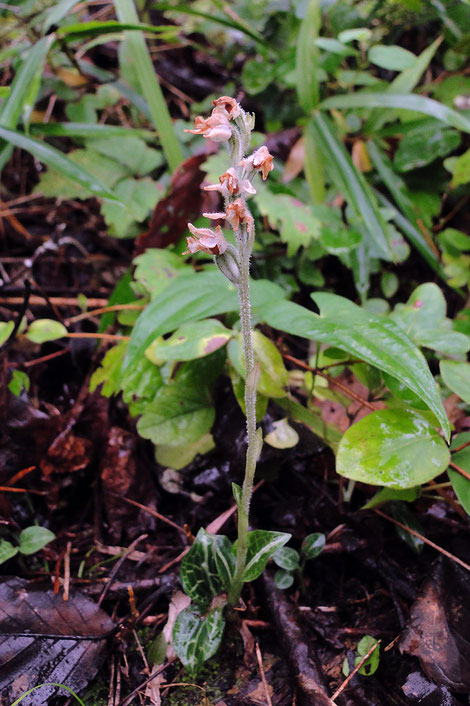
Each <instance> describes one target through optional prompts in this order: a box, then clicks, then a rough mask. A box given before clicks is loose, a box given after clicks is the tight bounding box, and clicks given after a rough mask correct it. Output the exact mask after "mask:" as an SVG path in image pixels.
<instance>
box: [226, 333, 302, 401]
mask: <svg viewBox="0 0 470 706" xmlns="http://www.w3.org/2000/svg"><path fill="white" fill-rule="evenodd" d="M253 349H254V353H255V361H258V362H259V363H260V365H261V373H260V376H259V380H258V388H257V389H258V390H259V392H260V393H261V394H262V395H266V397H285V395H286V390H285V387H286V386H287V382H288V374H287V370H286V368H285V366H284V361H283V360H282V356H281V354H280V353H279V351H278V349H277V348H276V345H275V344H274V343H273V342H272V341H271V339H269V338H267V337H266V336H264V335H263V334H262V333H260V332H259V331H256V330H255V331H253ZM228 355H229V359H230V362H231V363H232V364H233V366H234V368H235V369H236V371H237V372H238V374H239V375H242V376H243V377H245V364H244V361H243V340H242V337H241V334H239V335H238V336H236V337H235V338H232V340H231V341H230V343H229V345H228Z"/></svg>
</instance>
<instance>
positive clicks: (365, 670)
mask: <svg viewBox="0 0 470 706" xmlns="http://www.w3.org/2000/svg"><path fill="white" fill-rule="evenodd" d="M376 644H377V640H376V639H375V637H372V636H371V635H365V636H364V637H363V638H362V640H360V641H359V644H358V646H357V657H356V659H355V665H356V666H357V665H358V664H359V663H360V662H362V660H363V659H364V657H365V656H366V654H367V653H368V652H369V650H370V649H372V647H373V646H374V645H376ZM379 660H380V645H378V644H377V647H376V649H375V650H374V651H373V652H372V654H371V655H370V657H368V658H367V659H366V661H365V662H364V664H363V665H362V667H361V668H360V669H359V674H362V675H364V676H366V677H370V676H371V675H372V674H374V672H376V671H377V668H378V666H379Z"/></svg>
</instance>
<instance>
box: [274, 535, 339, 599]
mask: <svg viewBox="0 0 470 706" xmlns="http://www.w3.org/2000/svg"><path fill="white" fill-rule="evenodd" d="M325 541H326V540H325V535H324V534H321V533H320V532H314V533H313V534H309V535H308V536H307V537H305V539H304V541H303V542H302V546H301V548H300V553H299V552H298V551H296V550H295V549H291V547H281V549H278V551H277V552H276V553H275V554H274V556H273V560H274V562H275V564H277V566H279V569H278V571H276V573H275V575H274V582H275V584H276V586H277V588H280V589H284V588H290V587H291V586H292V584H293V583H294V577H295V575H297V578H298V580H299V585H300V587H301V590H302V591H303V589H304V578H303V576H304V569H305V564H306V563H307V561H309V560H310V559H316V557H317V556H318V555H319V554H320V553H321V552H322V551H323V547H324V546H325Z"/></svg>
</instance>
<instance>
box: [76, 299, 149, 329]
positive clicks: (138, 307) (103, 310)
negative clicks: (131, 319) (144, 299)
mask: <svg viewBox="0 0 470 706" xmlns="http://www.w3.org/2000/svg"><path fill="white" fill-rule="evenodd" d="M143 309H145V306H144V304H113V305H111V306H100V307H99V308H98V309H90V311H85V312H84V313H83V314H77V316H72V318H70V319H66V320H65V322H64V323H65V325H66V326H69V325H70V324H74V323H76V322H77V321H81V320H82V319H88V318H90V316H97V315H98V314H107V313H108V312H109V311H142V310H143Z"/></svg>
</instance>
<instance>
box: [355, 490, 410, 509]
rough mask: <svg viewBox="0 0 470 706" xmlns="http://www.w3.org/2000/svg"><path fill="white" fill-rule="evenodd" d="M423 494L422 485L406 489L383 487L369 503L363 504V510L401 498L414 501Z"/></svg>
mask: <svg viewBox="0 0 470 706" xmlns="http://www.w3.org/2000/svg"><path fill="white" fill-rule="evenodd" d="M420 495H421V486H420V485H418V486H417V487H416V488H405V490H396V489H394V488H381V489H380V490H379V492H378V493H376V494H375V495H374V497H373V498H371V499H370V500H369V502H368V503H366V504H365V505H363V506H362V508H361V509H362V510H371V509H372V508H373V507H377V506H378V505H383V503H388V502H391V501H393V500H401V501H404V502H407V503H412V502H414V501H415V500H417V499H418V498H419V496H420Z"/></svg>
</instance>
